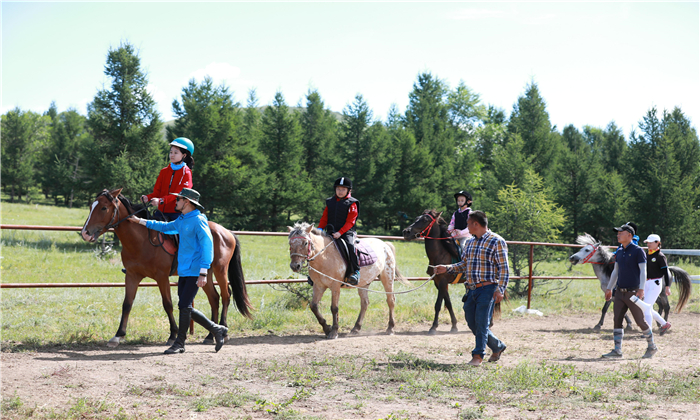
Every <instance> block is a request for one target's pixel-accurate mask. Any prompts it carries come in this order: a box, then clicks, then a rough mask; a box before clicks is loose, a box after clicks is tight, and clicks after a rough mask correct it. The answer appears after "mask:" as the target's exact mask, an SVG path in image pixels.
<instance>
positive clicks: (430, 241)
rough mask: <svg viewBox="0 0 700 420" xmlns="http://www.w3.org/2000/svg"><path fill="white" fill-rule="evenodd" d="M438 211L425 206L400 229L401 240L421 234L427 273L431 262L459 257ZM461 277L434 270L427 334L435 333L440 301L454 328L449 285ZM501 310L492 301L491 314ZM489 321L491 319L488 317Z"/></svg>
mask: <svg viewBox="0 0 700 420" xmlns="http://www.w3.org/2000/svg"><path fill="white" fill-rule="evenodd" d="M441 215H442V213H438V212H437V211H436V210H425V211H424V212H423V214H421V215H420V216H418V217H416V220H415V221H414V222H413V224H411V226H409V227H407V228H406V229H404V230H403V237H404V239H405V240H407V241H410V240H412V239H418V238H425V253H426V254H427V255H428V264H429V265H430V266H429V267H428V271H427V273H428V275H429V276H432V275H433V266H436V265H440V264H452V262H453V261H459V260H460V255H459V254H458V252H457V248H456V246H455V245H454V243H453V241H452V238H451V237H450V235H449V233H447V222H445V220H444V219H443V218H442V217H441ZM464 281H465V278H464V276H461V277H460V278H458V279H457V280H455V275H454V274H449V273H444V274H438V275H437V276H435V277H434V278H433V282H434V284H435V288H437V289H438V296H437V300H436V301H435V319H434V320H433V325H432V326H431V327H430V331H428V333H429V334H435V332H436V331H437V327H438V318H439V315H440V309H442V302H443V301H444V302H445V307H446V308H447V310H448V311H449V312H450V319H451V320H452V329H450V332H453V333H454V332H457V331H458V330H457V318H456V317H455V313H454V310H453V309H452V301H451V300H450V292H449V290H448V289H449V285H450V284H459V283H464ZM500 313H501V304H500V302H499V303H497V304H496V305H494V316H495V317H496V318H498V316H499V315H500ZM492 323H493V320H492Z"/></svg>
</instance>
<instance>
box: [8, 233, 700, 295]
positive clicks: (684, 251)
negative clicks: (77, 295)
mask: <svg viewBox="0 0 700 420" xmlns="http://www.w3.org/2000/svg"><path fill="white" fill-rule="evenodd" d="M0 230H44V231H62V232H79V231H81V230H82V227H76V226H38V225H5V224H0ZM233 232H234V233H235V234H236V235H250V236H287V235H288V234H287V233H284V232H255V231H233ZM357 236H358V237H360V238H378V239H382V240H396V241H403V240H404V238H403V237H402V236H378V235H357ZM506 243H507V244H508V245H509V246H510V245H528V246H529V247H530V251H529V256H528V275H527V276H510V279H512V280H527V281H528V289H527V308H528V309H530V303H531V299H532V286H533V281H534V280H593V279H597V277H595V276H535V275H533V261H534V252H535V246H550V247H567V248H580V247H581V245H575V244H558V243H548V242H521V241H506ZM608 248H616V247H615V246H608ZM663 252H664V254H668V255H683V256H700V250H689V249H664V250H663ZM428 278H429V277H406V279H407V280H409V281H425V280H427V279H428ZM691 278H692V279H693V283H700V276H691ZM305 282H306V279H273V280H265V279H262V280H246V284H279V283H305ZM170 285H171V286H177V283H175V282H171V283H170ZM155 286H157V284H156V283H153V282H142V283H141V284H139V287H155ZM62 287H124V284H122V283H0V288H2V289H25V288H62Z"/></svg>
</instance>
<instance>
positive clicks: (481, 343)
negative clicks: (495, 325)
mask: <svg viewBox="0 0 700 420" xmlns="http://www.w3.org/2000/svg"><path fill="white" fill-rule="evenodd" d="M496 287H497V285H496V283H494V284H492V285H488V286H483V287H479V288H478V289H474V290H469V292H467V297H466V299H465V301H464V318H465V319H466V320H467V325H469V329H470V330H472V334H474V337H475V338H476V345H475V346H474V350H472V356H474V355H477V354H478V355H479V356H481V357H484V353H485V352H486V346H488V347H489V348H490V349H491V351H492V352H494V353H496V352H499V351H501V350H503V349H504V348H505V347H506V346H505V344H503V342H501V340H499V339H498V337H496V336H495V335H494V334H493V333H492V332H491V329H490V328H489V324H491V317H492V316H493V306H494V305H495V300H494V299H493V294H494V292H495V291H496Z"/></svg>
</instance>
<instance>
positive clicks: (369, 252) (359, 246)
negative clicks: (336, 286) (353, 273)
mask: <svg viewBox="0 0 700 420" xmlns="http://www.w3.org/2000/svg"><path fill="white" fill-rule="evenodd" d="M338 242H339V241H336V242H335V246H336V248H338V251H339V252H340V255H342V256H343V258H344V259H345V250H341V249H340V244H339V243H338ZM355 250H356V251H357V260H358V261H359V263H360V267H364V266H366V265H372V264H374V263H376V262H377V253H376V252H374V249H373V248H372V247H371V246H369V245H367V244H366V243H365V242H364V241H362V240H359V239H358V240H357V242H355ZM345 263H346V264H347V260H345Z"/></svg>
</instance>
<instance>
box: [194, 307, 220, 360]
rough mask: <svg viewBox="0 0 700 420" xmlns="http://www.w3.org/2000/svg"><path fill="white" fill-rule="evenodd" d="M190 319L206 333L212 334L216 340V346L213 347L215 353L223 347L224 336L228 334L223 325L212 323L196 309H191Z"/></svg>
mask: <svg viewBox="0 0 700 420" xmlns="http://www.w3.org/2000/svg"><path fill="white" fill-rule="evenodd" d="M192 319H193V320H194V322H196V323H197V324H199V325H201V326H202V327H204V328H205V329H206V330H207V331H209V332H210V333H212V335H214V340H216V346H214V350H216V351H217V352H218V351H219V350H221V347H223V345H224V341H225V339H224V338H225V336H226V333H228V328H226V327H224V326H223V325H218V324H215V323H213V322H212V321H211V320H210V319H209V318H207V317H206V315H204V314H203V313H201V312H199V311H198V310H196V309H192Z"/></svg>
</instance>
